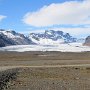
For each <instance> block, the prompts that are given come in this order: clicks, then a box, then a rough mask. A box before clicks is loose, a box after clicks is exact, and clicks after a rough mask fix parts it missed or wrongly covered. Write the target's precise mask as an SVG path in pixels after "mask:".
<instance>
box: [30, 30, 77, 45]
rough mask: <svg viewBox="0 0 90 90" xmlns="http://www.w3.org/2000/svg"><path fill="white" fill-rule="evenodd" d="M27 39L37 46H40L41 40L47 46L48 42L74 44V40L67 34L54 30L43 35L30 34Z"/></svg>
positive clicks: (46, 31)
mask: <svg viewBox="0 0 90 90" xmlns="http://www.w3.org/2000/svg"><path fill="white" fill-rule="evenodd" d="M29 38H30V39H31V40H32V41H34V42H36V43H38V44H42V40H43V41H47V44H48V43H50V41H51V42H52V43H53V42H54V43H55V42H56V43H58V44H60V43H70V42H76V38H73V37H72V36H71V35H70V34H69V33H64V32H63V31H55V30H45V32H44V33H30V35H29ZM45 43H46V42H45ZM43 44H44V42H43Z"/></svg>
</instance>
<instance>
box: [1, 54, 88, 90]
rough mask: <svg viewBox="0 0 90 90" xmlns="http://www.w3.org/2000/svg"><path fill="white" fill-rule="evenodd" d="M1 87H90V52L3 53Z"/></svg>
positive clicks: (7, 89) (61, 89) (60, 89)
mask: <svg viewBox="0 0 90 90" xmlns="http://www.w3.org/2000/svg"><path fill="white" fill-rule="evenodd" d="M0 72H1V73H0V90H90V52H82V53H68V52H66V53H65V52H64V53H61V52H21V53H19V52H0Z"/></svg>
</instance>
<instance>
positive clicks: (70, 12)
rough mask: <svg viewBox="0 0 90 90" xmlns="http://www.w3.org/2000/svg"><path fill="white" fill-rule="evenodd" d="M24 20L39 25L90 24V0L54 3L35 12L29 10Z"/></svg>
mask: <svg viewBox="0 0 90 90" xmlns="http://www.w3.org/2000/svg"><path fill="white" fill-rule="evenodd" d="M23 22H24V23H26V24H28V25H31V26H37V27H38V26H39V27H40V26H52V25H56V24H90V0H84V1H67V2H64V3H58V4H55V3H53V4H51V5H49V6H44V7H42V8H41V9H39V10H37V11H35V12H28V13H27V14H26V15H25V16H24V17H23Z"/></svg>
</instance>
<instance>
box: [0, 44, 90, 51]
mask: <svg viewBox="0 0 90 90" xmlns="http://www.w3.org/2000/svg"><path fill="white" fill-rule="evenodd" d="M0 51H17V52H25V51H61V52H84V51H90V47H88V46H83V45H82V43H69V44H59V45H58V44H57V45H14V46H7V47H2V48H0Z"/></svg>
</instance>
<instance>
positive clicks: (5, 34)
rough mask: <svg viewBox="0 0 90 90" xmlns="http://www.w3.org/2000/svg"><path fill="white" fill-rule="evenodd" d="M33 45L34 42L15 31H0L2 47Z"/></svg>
mask: <svg viewBox="0 0 90 90" xmlns="http://www.w3.org/2000/svg"><path fill="white" fill-rule="evenodd" d="M28 44H33V42H32V41H31V40H30V39H28V38H27V37H25V36H24V35H23V34H20V33H17V32H15V31H6V30H3V29H0V47H3V46H8V45H28Z"/></svg>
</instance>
